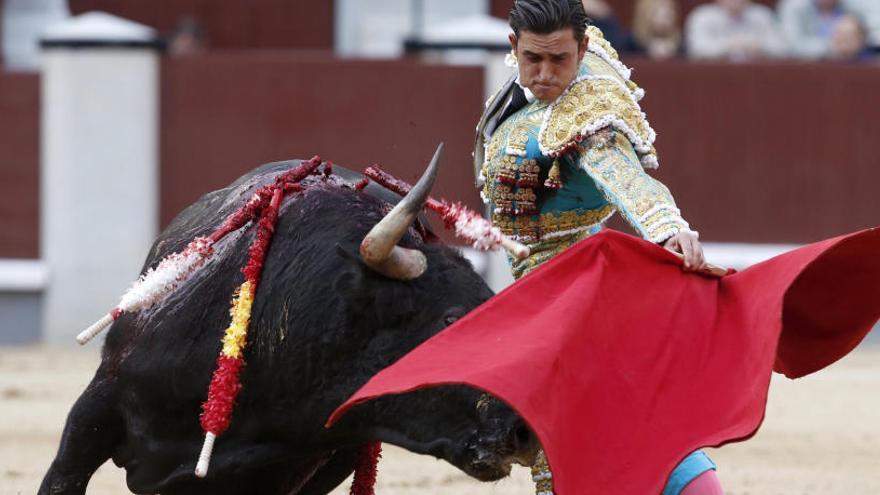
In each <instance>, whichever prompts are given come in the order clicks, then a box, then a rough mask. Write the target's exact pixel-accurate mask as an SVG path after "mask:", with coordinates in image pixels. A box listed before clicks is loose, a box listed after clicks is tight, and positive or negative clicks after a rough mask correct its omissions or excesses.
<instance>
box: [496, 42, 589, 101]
mask: <svg viewBox="0 0 880 495" xmlns="http://www.w3.org/2000/svg"><path fill="white" fill-rule="evenodd" d="M510 46H511V47H512V48H513V52H514V53H515V54H516V59H517V63H518V65H519V80H520V84H522V85H523V86H525V87H527V88H529V90H531V92H532V93H533V94H534V95H535V97H536V98H538V99H539V100H541V101H542V102H548V103H549V102H552V101H553V100H555V99H556V98H558V97H559V95H561V94H562V92H563V91H565V89H566V88H568V86H569V84H571V82H572V81H573V80H574V78H575V76H576V75H577V71H578V64H579V63H580V61H581V59H583V58H584V53H586V50H587V40H586V38H584V39H583V40H582V41H581V42H580V43H579V42H578V41H577V40H576V39H575V37H574V29H561V30H559V31H554V32H552V33H549V34H536V33H533V32H531V31H521V32H520V33H519V36H518V37H517V36H516V35H514V34H511V35H510Z"/></svg>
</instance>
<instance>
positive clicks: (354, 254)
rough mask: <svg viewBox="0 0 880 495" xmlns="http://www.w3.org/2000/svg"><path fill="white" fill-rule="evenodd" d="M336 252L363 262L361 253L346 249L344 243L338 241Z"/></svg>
mask: <svg viewBox="0 0 880 495" xmlns="http://www.w3.org/2000/svg"><path fill="white" fill-rule="evenodd" d="M336 254H338V255H339V256H341V257H343V258H345V259H347V260H350V261H356V262H358V263H361V262H362V260H361V257H360V254H359V253H357V252H355V251H349V250H348V249H345V248H344V247H342V244H339V243H338V242H337V243H336Z"/></svg>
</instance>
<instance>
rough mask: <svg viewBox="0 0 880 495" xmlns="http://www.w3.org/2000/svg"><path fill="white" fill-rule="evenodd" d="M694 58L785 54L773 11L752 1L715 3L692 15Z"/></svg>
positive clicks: (690, 38) (690, 29)
mask: <svg viewBox="0 0 880 495" xmlns="http://www.w3.org/2000/svg"><path fill="white" fill-rule="evenodd" d="M685 30H686V31H685V40H686V42H687V53H688V55H689V56H691V57H693V58H704V59H724V60H730V61H744V60H755V59H762V58H768V57H779V56H783V55H785V41H784V40H783V39H782V35H781V33H780V32H779V26H778V24H777V23H776V18H775V16H774V14H773V11H772V10H771V9H770V8H769V7H765V6H764V5H760V4H756V3H754V2H751V1H750V0H715V1H714V2H712V3H707V4H704V5H701V6H699V7H697V8H696V9H694V11H693V12H691V15H690V16H688V19H687V24H686V26H685Z"/></svg>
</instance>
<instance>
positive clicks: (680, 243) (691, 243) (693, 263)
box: [663, 230, 706, 272]
mask: <svg viewBox="0 0 880 495" xmlns="http://www.w3.org/2000/svg"><path fill="white" fill-rule="evenodd" d="M663 247H665V248H666V249H668V250H670V251H673V252H676V253H681V254H682V255H683V256H684V267H683V269H684V270H685V271H687V272H695V271H697V270H700V269H702V268H703V267H704V266H705V265H706V258H705V257H703V245H702V244H700V239H699V238H698V237H697V234H696V233H695V232H691V231H689V230H683V231H681V232H679V233H677V234H675V235H674V236H672V237H670V238H669V239H668V240H667V241H666V242H665V243H663Z"/></svg>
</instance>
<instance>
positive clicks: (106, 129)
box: [40, 13, 159, 345]
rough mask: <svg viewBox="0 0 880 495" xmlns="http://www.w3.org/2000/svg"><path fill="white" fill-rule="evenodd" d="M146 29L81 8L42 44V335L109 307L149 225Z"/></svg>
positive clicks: (151, 58)
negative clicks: (44, 275) (45, 270)
mask: <svg viewBox="0 0 880 495" xmlns="http://www.w3.org/2000/svg"><path fill="white" fill-rule="evenodd" d="M157 47H158V45H157V43H156V36H155V33H154V32H153V30H152V29H150V28H147V27H145V26H141V25H139V24H135V23H132V22H129V21H126V20H124V19H120V18H117V17H114V16H110V15H108V14H102V13H88V14H83V15H81V16H78V17H76V18H73V19H71V20H69V21H67V22H65V23H63V24H60V25H57V26H54V27H53V28H51V29H50V30H49V31H47V32H46V34H45V36H44V38H43V41H42V55H43V60H42V63H43V69H42V70H43V72H42V78H41V84H42V93H41V98H42V105H41V106H42V109H41V113H42V114H41V129H40V133H41V143H40V152H41V158H40V160H41V170H40V175H41V177H40V180H41V184H40V185H41V191H40V224H41V225H40V251H41V257H42V259H43V261H44V262H45V264H46V266H47V267H48V271H49V278H48V284H47V287H46V292H45V298H44V302H43V337H44V339H45V340H46V341H48V342H50V343H70V344H72V345H73V344H74V336H75V335H76V334H77V333H78V332H79V331H80V330H82V329H83V328H84V327H86V326H88V325H89V324H91V323H92V322H93V321H95V320H96V319H98V318H100V317H101V316H102V315H104V314H106V312H107V311H108V310H109V309H111V308H112V307H114V306H115V305H116V303H117V302H118V301H119V296H120V295H121V293H122V292H123V290H124V289H125V288H126V287H127V286H128V285H130V283H131V282H132V281H133V279H135V278H136V277H137V275H138V272H139V270H140V266H141V264H142V263H143V260H144V257H145V255H146V253H147V251H148V249H149V247H150V245H151V243H152V242H153V240H154V238H155V236H156V230H157V225H158V104H159V100H158V96H159V87H158V84H159V81H158V76H159V53H158V50H157Z"/></svg>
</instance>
